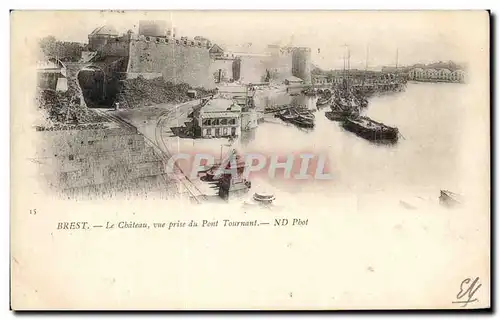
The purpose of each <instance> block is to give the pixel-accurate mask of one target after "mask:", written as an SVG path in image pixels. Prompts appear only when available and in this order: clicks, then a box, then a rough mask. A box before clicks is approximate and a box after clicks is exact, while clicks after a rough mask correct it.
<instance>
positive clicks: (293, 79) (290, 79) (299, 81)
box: [285, 76, 304, 86]
mask: <svg viewBox="0 0 500 320" xmlns="http://www.w3.org/2000/svg"><path fill="white" fill-rule="evenodd" d="M303 83H304V80H302V79H300V78H297V77H294V76H291V77H287V78H286V79H285V84H286V85H287V86H289V85H299V84H303Z"/></svg>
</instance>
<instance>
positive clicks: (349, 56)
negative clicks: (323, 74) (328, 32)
mask: <svg viewBox="0 0 500 320" xmlns="http://www.w3.org/2000/svg"><path fill="white" fill-rule="evenodd" d="M350 70H351V49H350V48H349V47H347V92H349V80H350V78H351V73H350Z"/></svg>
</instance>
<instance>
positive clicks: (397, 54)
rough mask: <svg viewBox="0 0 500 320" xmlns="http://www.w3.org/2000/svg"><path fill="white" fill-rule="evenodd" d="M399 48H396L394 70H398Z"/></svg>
mask: <svg viewBox="0 0 500 320" xmlns="http://www.w3.org/2000/svg"><path fill="white" fill-rule="evenodd" d="M398 60H399V48H398V49H396V71H397V70H398Z"/></svg>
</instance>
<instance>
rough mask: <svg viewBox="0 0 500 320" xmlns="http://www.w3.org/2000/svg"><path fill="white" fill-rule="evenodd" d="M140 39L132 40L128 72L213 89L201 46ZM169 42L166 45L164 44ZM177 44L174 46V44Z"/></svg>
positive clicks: (179, 41) (205, 56)
mask: <svg viewBox="0 0 500 320" xmlns="http://www.w3.org/2000/svg"><path fill="white" fill-rule="evenodd" d="M149 39H150V40H149V41H147V40H146V37H144V36H140V37H139V38H138V39H137V40H131V41H132V42H131V44H130V63H129V69H128V72H131V73H159V72H161V73H162V75H163V78H164V79H165V81H171V82H174V83H182V82H185V83H188V84H190V85H191V86H193V87H205V88H206V89H212V88H214V87H215V83H214V80H213V75H211V74H210V64H211V61H210V55H209V53H208V49H207V48H206V47H204V46H197V45H191V44H189V43H190V42H188V44H184V41H181V40H179V39H171V38H170V39H169V38H155V37H149ZM166 41H168V43H167V42H166ZM176 42H177V43H176Z"/></svg>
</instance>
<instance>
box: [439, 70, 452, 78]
mask: <svg viewBox="0 0 500 320" xmlns="http://www.w3.org/2000/svg"><path fill="white" fill-rule="evenodd" d="M450 76H451V71H450V70H448V69H439V70H438V79H439V80H441V81H449V80H450Z"/></svg>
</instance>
